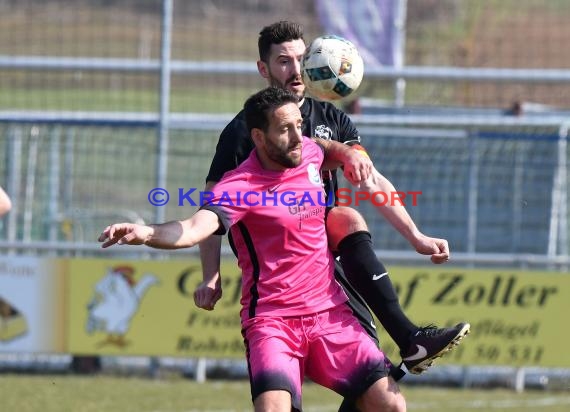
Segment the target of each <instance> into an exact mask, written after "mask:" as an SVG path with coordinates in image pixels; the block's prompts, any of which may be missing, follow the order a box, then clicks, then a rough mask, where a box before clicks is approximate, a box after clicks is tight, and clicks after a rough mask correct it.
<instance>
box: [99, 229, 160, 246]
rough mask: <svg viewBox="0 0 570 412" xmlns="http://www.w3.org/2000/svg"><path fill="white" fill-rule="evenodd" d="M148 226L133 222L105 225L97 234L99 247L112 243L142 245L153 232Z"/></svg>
mask: <svg viewBox="0 0 570 412" xmlns="http://www.w3.org/2000/svg"><path fill="white" fill-rule="evenodd" d="M153 231H154V229H153V228H152V227H150V226H145V225H137V224H135V223H115V224H114V225H110V226H107V227H106V228H105V230H103V232H102V233H101V235H100V236H99V242H103V244H102V245H101V247H103V248H106V247H109V246H112V245H114V244H115V243H117V244H119V245H142V244H144V243H145V242H146V241H147V240H148V239H149V238H150V237H151V236H152V233H153Z"/></svg>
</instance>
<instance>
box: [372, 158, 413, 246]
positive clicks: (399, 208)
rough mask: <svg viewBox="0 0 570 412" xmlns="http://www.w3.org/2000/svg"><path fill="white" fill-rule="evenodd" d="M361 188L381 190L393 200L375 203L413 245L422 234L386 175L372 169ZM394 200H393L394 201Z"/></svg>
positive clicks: (373, 190) (373, 191)
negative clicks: (394, 195) (395, 195)
mask: <svg viewBox="0 0 570 412" xmlns="http://www.w3.org/2000/svg"><path fill="white" fill-rule="evenodd" d="M361 189H363V190H366V191H367V192H369V193H371V194H372V193H375V192H381V193H384V194H385V195H386V196H387V198H388V199H391V201H388V202H385V204H383V205H380V204H379V203H377V204H375V207H376V209H377V210H378V211H379V212H380V213H381V214H382V216H384V218H385V219H386V220H387V221H388V222H389V223H390V224H391V225H392V227H394V229H396V230H397V231H398V232H399V233H400V234H401V235H402V236H403V237H404V238H405V239H406V240H407V241H408V242H410V244H411V245H412V246H415V242H416V240H417V238H418V236H419V235H420V231H419V230H418V228H417V227H416V224H415V223H414V221H413V219H412V217H411V216H410V214H409V213H408V211H407V210H406V207H405V206H404V205H403V204H401V202H399V201H398V200H397V198H394V197H393V193H396V192H397V191H396V188H395V187H394V185H393V184H392V182H390V181H389V180H388V179H387V178H386V177H384V176H383V175H382V174H380V172H378V171H377V170H376V169H375V168H374V169H373V171H372V174H371V176H370V178H368V179H367V180H366V181H365V182H363V183H361ZM392 200H393V201H392Z"/></svg>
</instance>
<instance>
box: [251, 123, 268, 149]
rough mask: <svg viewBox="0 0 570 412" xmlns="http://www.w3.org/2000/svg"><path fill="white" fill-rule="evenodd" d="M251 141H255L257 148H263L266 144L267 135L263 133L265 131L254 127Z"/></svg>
mask: <svg viewBox="0 0 570 412" xmlns="http://www.w3.org/2000/svg"><path fill="white" fill-rule="evenodd" d="M251 140H253V143H254V144H255V146H256V147H258V146H260V145H261V146H262V145H263V144H264V143H265V133H263V130H261V129H258V128H256V127H254V128H253V129H251Z"/></svg>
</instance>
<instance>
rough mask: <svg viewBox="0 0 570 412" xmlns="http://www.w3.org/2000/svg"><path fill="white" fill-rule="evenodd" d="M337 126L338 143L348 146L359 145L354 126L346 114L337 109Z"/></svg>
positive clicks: (357, 134) (358, 137) (358, 136)
mask: <svg viewBox="0 0 570 412" xmlns="http://www.w3.org/2000/svg"><path fill="white" fill-rule="evenodd" d="M337 116H338V125H339V139H340V142H342V143H346V144H348V145H352V144H359V143H360V135H359V133H358V130H357V129H356V126H355V125H354V123H353V122H352V120H351V119H350V117H348V115H347V114H346V113H344V112H343V111H341V110H338V109H337Z"/></svg>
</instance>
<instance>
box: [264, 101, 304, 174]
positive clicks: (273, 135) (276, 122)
mask: <svg viewBox="0 0 570 412" xmlns="http://www.w3.org/2000/svg"><path fill="white" fill-rule="evenodd" d="M301 124H302V117H301V112H300V111H299V109H298V108H297V106H295V105H287V106H283V107H281V108H279V109H277V110H276V111H275V113H274V114H273V119H272V122H271V124H270V127H269V130H268V131H267V133H266V134H265V151H266V153H267V157H269V159H271V160H272V161H274V162H275V163H277V164H279V165H281V166H283V167H286V168H293V167H297V166H298V165H299V164H300V163H301V160H302V155H301V153H302V148H303V144H302V142H303V137H302V135H301Z"/></svg>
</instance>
